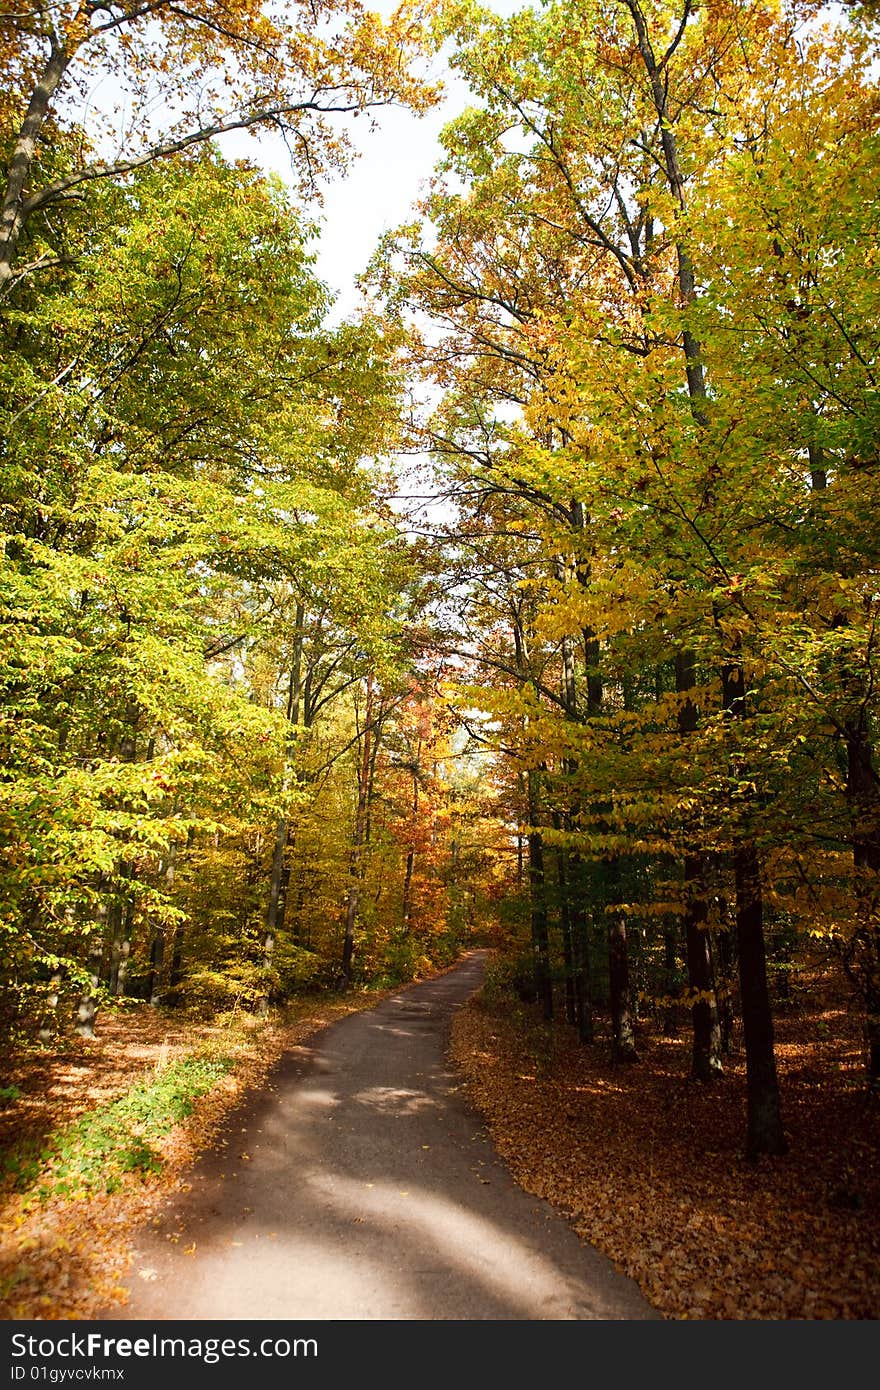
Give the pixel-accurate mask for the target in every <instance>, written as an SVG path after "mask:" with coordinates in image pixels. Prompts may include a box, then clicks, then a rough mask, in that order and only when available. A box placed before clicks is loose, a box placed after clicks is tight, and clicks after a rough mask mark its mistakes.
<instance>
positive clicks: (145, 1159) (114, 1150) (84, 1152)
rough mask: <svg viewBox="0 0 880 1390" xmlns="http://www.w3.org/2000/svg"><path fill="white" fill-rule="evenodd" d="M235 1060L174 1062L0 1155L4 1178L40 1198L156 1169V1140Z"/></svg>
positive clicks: (109, 1185) (112, 1184)
mask: <svg viewBox="0 0 880 1390" xmlns="http://www.w3.org/2000/svg"><path fill="white" fill-rule="evenodd" d="M232 1065H233V1063H232V1060H231V1059H230V1058H229V1057H222V1056H220V1057H218V1056H191V1057H184V1058H182V1059H181V1060H179V1061H177V1062H172V1063H170V1064H169V1065H167V1066H165V1067H163V1068H162V1069H161V1070H159V1071H157V1072H156V1073H155V1075H153V1076H151V1077H147V1078H145V1079H144V1080H142V1081H139V1082H137V1083H136V1084H135V1085H134V1086H132V1087H131V1088H130V1089H129V1090H128V1091H126V1093H125V1094H124V1095H122V1096H120V1097H118V1099H116V1100H114V1101H112V1102H110V1103H109V1104H107V1105H102V1106H98V1107H97V1108H95V1109H93V1110H89V1111H86V1113H85V1114H83V1115H80V1116H79V1117H78V1118H77V1119H76V1120H73V1121H71V1122H70V1123H69V1124H66V1125H64V1126H62V1127H61V1128H59V1129H56V1130H54V1131H52V1132H51V1133H50V1134H48V1135H47V1136H46V1137H45V1138H44V1139H43V1140H42V1141H40V1142H39V1143H35V1142H33V1141H31V1142H30V1143H22V1144H20V1145H15V1146H13V1147H12V1148H11V1149H9V1150H8V1151H7V1152H6V1153H5V1154H3V1155H2V1156H0V1177H2V1183H3V1186H4V1187H5V1188H6V1189H7V1191H9V1190H11V1191H14V1192H20V1193H25V1194H26V1197H27V1199H28V1200H29V1201H33V1202H34V1203H38V1202H45V1201H48V1199H49V1198H50V1197H87V1196H89V1195H90V1194H92V1193H96V1192H116V1191H117V1190H118V1189H119V1187H120V1186H121V1185H122V1182H123V1179H124V1177H125V1175H126V1174H127V1173H140V1174H141V1175H143V1176H146V1175H147V1174H149V1173H157V1172H159V1171H160V1170H161V1167H162V1158H161V1155H160V1154H159V1152H158V1151H157V1149H156V1147H155V1144H156V1141H157V1140H159V1139H161V1138H162V1136H163V1135H165V1134H167V1133H168V1131H169V1130H170V1129H171V1128H172V1127H173V1126H174V1125H176V1124H179V1123H180V1122H181V1121H182V1120H184V1119H186V1117H187V1116H188V1115H189V1114H191V1112H192V1109H193V1105H194V1103H195V1101H196V1100H197V1099H198V1098H199V1096H202V1095H204V1094H205V1092H206V1091H209V1090H210V1089H211V1087H212V1086H214V1085H215V1084H216V1083H217V1082H218V1081H219V1080H220V1078H221V1077H223V1076H225V1075H226V1074H227V1073H228V1072H229V1071H230V1070H231V1069H232Z"/></svg>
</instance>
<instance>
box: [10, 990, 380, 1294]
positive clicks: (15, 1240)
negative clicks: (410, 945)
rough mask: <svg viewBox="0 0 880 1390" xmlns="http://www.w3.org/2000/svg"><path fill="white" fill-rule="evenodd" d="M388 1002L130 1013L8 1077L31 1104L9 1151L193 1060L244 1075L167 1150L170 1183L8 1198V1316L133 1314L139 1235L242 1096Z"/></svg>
mask: <svg viewBox="0 0 880 1390" xmlns="http://www.w3.org/2000/svg"><path fill="white" fill-rule="evenodd" d="M382 997H383V996H382V995H381V994H377V993H375V992H373V993H370V994H356V995H350V996H346V997H345V998H337V999H328V1000H320V1001H315V1000H304V1001H300V1002H299V1003H298V1004H297V1005H296V1006H295V1008H293V1009H291V1010H289V1011H287V1012H286V1014H285V1016H284V1017H283V1018H282V1017H280V1016H278V1015H275V1016H272V1017H271V1018H270V1019H267V1020H258V1019H255V1018H251V1017H249V1016H247V1015H244V1016H240V1017H237V1018H231V1019H230V1018H228V1017H227V1018H226V1019H224V1020H222V1021H221V1022H219V1023H213V1024H206V1023H198V1022H194V1021H193V1020H192V1019H186V1018H179V1017H175V1016H174V1015H168V1014H162V1013H158V1012H157V1011H156V1010H153V1009H150V1008H147V1007H142V1008H134V1009H125V1010H122V1011H121V1012H120V1013H118V1014H110V1013H108V1014H106V1015H105V1016H103V1017H102V1019H101V1026H100V1037H98V1038H95V1039H93V1040H92V1041H89V1042H85V1041H82V1040H80V1039H73V1040H68V1041H67V1042H66V1044H65V1045H64V1046H63V1047H59V1048H58V1049H56V1050H54V1051H52V1052H46V1053H45V1054H44V1055H43V1056H42V1057H40V1058H39V1059H38V1060H36V1061H35V1060H34V1059H33V1058H27V1059H22V1061H21V1062H20V1063H19V1064H18V1065H17V1066H16V1067H15V1068H14V1069H13V1070H11V1071H10V1072H9V1073H8V1079H9V1081H10V1082H12V1083H14V1084H15V1085H17V1086H19V1087H20V1088H21V1090H22V1093H23V1094H22V1096H21V1099H19V1100H17V1101H16V1102H15V1103H14V1104H13V1105H11V1106H9V1107H8V1108H7V1109H6V1110H5V1111H3V1112H2V1113H0V1147H6V1146H8V1145H9V1144H10V1143H11V1142H13V1141H15V1142H20V1141H21V1140H23V1139H42V1138H43V1137H44V1136H45V1135H46V1134H48V1133H49V1132H50V1131H51V1130H54V1129H57V1128H59V1127H60V1126H62V1125H65V1124H68V1123H69V1122H70V1121H71V1120H73V1119H75V1118H76V1117H77V1116H79V1115H80V1114H82V1113H83V1112H84V1111H85V1110H89V1109H91V1108H92V1107H94V1106H98V1105H103V1104H105V1103H107V1102H108V1101H112V1100H114V1099H116V1098H117V1097H118V1096H121V1095H122V1094H124V1092H125V1091H126V1090H128V1088H129V1087H130V1086H131V1085H132V1084H134V1083H135V1082H136V1081H138V1080H139V1079H141V1078H143V1077H145V1076H150V1075H151V1074H152V1073H153V1072H154V1071H155V1070H156V1069H157V1068H161V1067H163V1066H166V1065H168V1064H169V1063H170V1062H173V1061H175V1060H177V1059H179V1058H181V1057H184V1056H185V1055H187V1054H188V1053H191V1052H192V1051H193V1050H194V1049H198V1048H202V1049H204V1048H211V1047H214V1048H216V1049H217V1050H222V1052H223V1054H224V1055H226V1056H229V1057H232V1058H233V1059H234V1068H233V1070H232V1072H231V1073H230V1074H229V1075H227V1076H225V1077H223V1078H222V1080H221V1081H219V1082H218V1084H217V1085H216V1086H214V1087H213V1088H212V1090H210V1091H208V1092H207V1093H206V1094H205V1095H203V1096H201V1097H200V1098H199V1100H197V1101H196V1104H195V1108H194V1110H193V1113H192V1114H191V1115H190V1117H189V1118H188V1120H187V1121H186V1122H185V1123H183V1124H180V1125H176V1126H175V1127H174V1129H172V1130H171V1131H170V1132H169V1133H168V1134H167V1135H166V1136H165V1137H164V1138H163V1139H162V1140H161V1142H160V1144H159V1148H160V1150H161V1155H162V1160H163V1169H162V1172H161V1173H159V1174H156V1175H151V1176H149V1177H141V1176H140V1175H138V1174H136V1173H132V1174H131V1175H130V1178H129V1179H128V1180H127V1181H126V1182H125V1184H124V1186H123V1187H122V1189H121V1190H120V1191H118V1192H114V1193H112V1194H102V1195H100V1196H92V1197H90V1198H88V1199H87V1200H83V1199H80V1200H69V1199H68V1200H64V1199H61V1198H58V1197H52V1198H50V1199H49V1200H48V1201H47V1202H45V1203H44V1204H42V1205H40V1204H36V1203H34V1202H33V1201H32V1200H31V1201H29V1200H28V1196H27V1194H18V1193H15V1192H10V1191H9V1190H8V1188H7V1190H5V1191H0V1317H2V1318H6V1319H22V1318H39V1319H48V1320H58V1319H68V1318H73V1319H81V1318H95V1317H98V1316H99V1315H100V1313H101V1311H102V1310H105V1309H107V1308H108V1307H109V1306H111V1305H112V1304H119V1303H123V1302H124V1300H125V1297H126V1288H125V1285H126V1283H129V1282H130V1281H131V1279H132V1278H137V1277H138V1271H137V1270H132V1269H131V1268H130V1266H131V1237H132V1235H133V1232H134V1231H135V1229H136V1228H137V1227H138V1226H139V1225H141V1224H142V1223H144V1222H146V1221H149V1220H150V1219H151V1218H152V1217H153V1214H154V1213H155V1211H156V1210H157V1209H158V1207H159V1206H160V1204H161V1203H162V1202H163V1201H164V1199H165V1198H167V1197H168V1196H169V1195H170V1194H171V1193H173V1192H175V1191H178V1192H180V1191H186V1190H187V1186H188V1185H187V1182H186V1173H187V1170H188V1168H189V1166H190V1165H191V1164H192V1162H193V1161H194V1159H195V1158H196V1156H197V1155H198V1154H199V1153H200V1152H202V1151H203V1150H204V1149H206V1148H208V1147H209V1146H210V1145H211V1143H212V1142H213V1140H214V1138H215V1136H216V1135H217V1132H218V1130H219V1128H220V1125H221V1122H222V1121H223V1119H224V1117H225V1116H226V1115H227V1113H228V1112H229V1111H230V1110H231V1109H232V1108H233V1107H234V1106H235V1105H236V1104H237V1103H238V1102H239V1101H240V1100H241V1098H242V1096H243V1094H244V1092H245V1091H246V1090H248V1089H250V1088H253V1087H262V1086H266V1085H268V1084H269V1080H270V1078H269V1073H270V1071H271V1069H272V1067H273V1066H274V1065H275V1063H276V1062H277V1061H278V1060H279V1058H280V1057H281V1056H282V1054H283V1053H284V1052H286V1051H287V1049H288V1048H290V1047H294V1046H296V1045H297V1044H299V1043H301V1042H303V1040H304V1039H306V1038H308V1037H309V1036H310V1035H311V1034H313V1033H315V1032H317V1031H318V1030H319V1029H320V1028H323V1027H325V1026H326V1025H327V1024H329V1023H332V1022H334V1021H335V1020H336V1019H338V1018H343V1017H345V1015H346V1014H349V1013H354V1012H356V1011H357V1010H359V1009H365V1008H371V1007H372V1006H373V1005H374V1004H375V1003H376V1002H378V1000H379V999H380V998H382ZM149 1273H150V1271H147V1272H146V1273H145V1274H144V1273H141V1275H140V1277H141V1278H148V1277H149Z"/></svg>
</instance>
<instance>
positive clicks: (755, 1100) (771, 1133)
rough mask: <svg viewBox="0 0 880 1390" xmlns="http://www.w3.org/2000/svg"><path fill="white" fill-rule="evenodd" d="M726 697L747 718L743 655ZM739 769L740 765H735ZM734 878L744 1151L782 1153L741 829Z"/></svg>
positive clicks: (747, 846) (754, 892)
mask: <svg viewBox="0 0 880 1390" xmlns="http://www.w3.org/2000/svg"><path fill="white" fill-rule="evenodd" d="M721 680H722V701H723V704H724V708H725V711H726V712H727V715H728V717H729V718H731V719H736V720H743V719H744V718H745V696H746V687H745V674H744V672H743V668H742V664H741V663H740V662H739V661H736V662H732V663H730V664H728V665H726V666H725V667H723V668H722V673H721ZM734 771H737V772H741V771H742V769H739V768H735V769H734ZM733 860H734V875H735V879H736V950H737V958H738V961H739V989H740V1008H741V1010H742V1021H743V1043H744V1045H745V1052H746V1096H747V1110H748V1119H747V1126H746V1152H747V1153H748V1155H749V1156H750V1157H752V1158H755V1157H757V1156H758V1155H759V1154H784V1153H786V1152H787V1151H788V1144H787V1142H786V1139H785V1132H784V1130H783V1127H782V1107H781V1104H780V1099H779V1081H778V1079H777V1075H776V1055H775V1051H774V1042H773V1013H772V1010H771V1008H770V991H769V989H768V987H767V953H766V946H765V941H764V904H763V898H762V894H761V871H760V864H759V861H758V852H757V850H756V848H755V846H754V843H753V842H752V841H751V840H750V839H747V838H745V837H743V836H741V835H738V836H737V838H736V841H735V843H734V850H733Z"/></svg>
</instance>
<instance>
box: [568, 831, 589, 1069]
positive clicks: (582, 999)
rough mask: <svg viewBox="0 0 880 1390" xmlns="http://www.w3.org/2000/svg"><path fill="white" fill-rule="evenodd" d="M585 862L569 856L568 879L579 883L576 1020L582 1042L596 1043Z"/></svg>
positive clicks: (574, 924)
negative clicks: (585, 889) (585, 890)
mask: <svg viewBox="0 0 880 1390" xmlns="http://www.w3.org/2000/svg"><path fill="white" fill-rule="evenodd" d="M582 875H583V864H582V863H581V861H580V859H579V858H578V856H577V855H575V854H572V855H571V857H570V859H569V871H568V881H569V883H572V884H574V885H575V887H574V891H573V894H572V906H571V938H572V951H573V956H574V991H575V1022H576V1024H577V1030H578V1038H579V1039H580V1041H581V1042H582V1043H592V1042H594V1041H595V1037H596V1026H595V1021H594V1018H593V971H592V960H591V957H590V917H589V912H588V908H587V903H586V900H585V894H584V889H583V884H582V883H581V882H580V880H581V878H582Z"/></svg>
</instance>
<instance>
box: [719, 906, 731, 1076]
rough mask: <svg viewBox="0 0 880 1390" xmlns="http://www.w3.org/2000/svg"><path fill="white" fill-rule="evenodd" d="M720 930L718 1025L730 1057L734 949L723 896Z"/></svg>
mask: <svg viewBox="0 0 880 1390" xmlns="http://www.w3.org/2000/svg"><path fill="white" fill-rule="evenodd" d="M718 918H719V921H718V931H717V932H716V933H715V947H716V955H717V959H718V969H717V970H716V972H715V976H716V991H715V992H716V997H717V999H718V1026H719V1028H720V1029H721V1055H722V1056H723V1057H728V1056H729V1055H730V1052H731V1049H732V1047H733V989H732V987H733V971H734V955H735V952H734V949H733V931H732V930H731V922H730V910H729V908H728V905H727V902H726V900H725V899H724V898H722V899H721V900H720V902H719V904H718Z"/></svg>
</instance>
